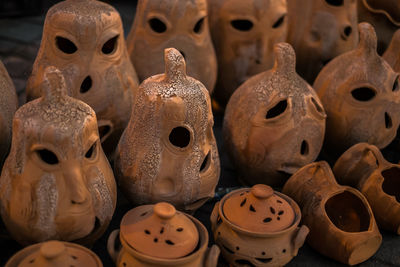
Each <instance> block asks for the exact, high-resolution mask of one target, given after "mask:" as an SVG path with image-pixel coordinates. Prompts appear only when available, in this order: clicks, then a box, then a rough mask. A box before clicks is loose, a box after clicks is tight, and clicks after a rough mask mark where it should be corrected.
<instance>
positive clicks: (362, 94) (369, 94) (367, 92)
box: [351, 87, 376, 102]
mask: <svg viewBox="0 0 400 267" xmlns="http://www.w3.org/2000/svg"><path fill="white" fill-rule="evenodd" d="M351 95H352V96H353V98H354V99H356V100H358V101H361V102H367V101H370V100H372V99H373V98H374V97H375V96H376V92H375V90H373V89H371V88H368V87H360V88H356V89H354V90H353V91H351Z"/></svg>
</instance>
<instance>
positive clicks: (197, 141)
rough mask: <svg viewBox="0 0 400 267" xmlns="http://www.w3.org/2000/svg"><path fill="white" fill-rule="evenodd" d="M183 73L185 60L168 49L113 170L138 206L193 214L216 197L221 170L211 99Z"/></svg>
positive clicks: (146, 86)
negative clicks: (164, 206)
mask: <svg viewBox="0 0 400 267" xmlns="http://www.w3.org/2000/svg"><path fill="white" fill-rule="evenodd" d="M185 69H186V66H185V60H184V58H183V56H182V55H181V54H180V53H179V52H178V50H176V49H174V48H168V49H166V50H165V74H159V75H155V76H152V77H150V78H148V79H146V80H145V81H144V82H143V83H142V84H141V85H140V87H139V91H140V93H138V95H137V96H136V99H135V102H134V108H133V113H132V116H131V118H132V120H131V121H130V122H129V125H128V127H127V129H126V130H125V132H124V134H123V135H122V137H121V140H120V142H119V145H118V149H117V153H116V160H115V166H114V167H115V168H114V169H115V175H116V177H117V178H118V182H119V185H120V188H121V190H122V191H123V192H124V193H125V195H126V196H127V197H128V198H129V199H130V200H131V202H132V203H133V204H134V205H141V204H148V203H157V202H160V201H167V202H169V203H171V204H173V205H174V206H175V207H177V208H178V209H181V210H186V211H194V210H195V209H197V208H199V207H200V206H201V205H203V204H204V203H205V202H206V201H207V200H208V199H210V198H212V197H213V196H214V190H215V186H216V185H217V183H218V179H219V174H220V165H219V157H218V150H217V145H216V143H215V138H214V134H213V124H214V120H213V114H212V112H211V102H210V96H209V94H208V91H207V89H206V88H205V87H204V85H202V84H201V83H200V82H199V81H197V80H195V79H193V78H191V77H189V76H186V71H185Z"/></svg>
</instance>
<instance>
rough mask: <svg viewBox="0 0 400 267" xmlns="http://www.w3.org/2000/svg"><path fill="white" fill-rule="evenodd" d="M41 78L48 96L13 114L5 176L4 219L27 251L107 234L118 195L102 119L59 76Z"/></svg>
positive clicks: (0, 184)
mask: <svg viewBox="0 0 400 267" xmlns="http://www.w3.org/2000/svg"><path fill="white" fill-rule="evenodd" d="M43 78H44V81H43V84H44V85H43V97H41V98H39V99H37V100H34V101H32V102H29V103H27V104H25V105H24V106H22V107H20V108H19V109H18V110H17V112H16V113H15V116H14V120H13V137H12V144H11V152H10V154H9V156H8V157H7V159H6V161H5V163H4V167H3V170H2V174H1V178H0V212H1V216H2V218H3V221H4V224H5V225H6V227H7V229H8V231H9V232H10V234H11V236H12V237H13V238H14V239H15V240H17V241H18V242H19V243H21V244H23V245H26V244H31V243H36V242H41V241H45V240H50V239H57V240H65V241H74V242H78V243H82V244H89V243H93V242H94V241H95V240H96V239H97V238H99V237H100V236H101V235H102V234H103V232H104V231H105V230H106V228H107V226H108V223H109V222H110V220H111V217H112V215H113V213H114V209H115V205H116V196H117V192H116V185H115V180H114V175H113V172H112V169H111V167H110V165H109V163H108V160H107V158H106V157H105V155H104V153H103V150H102V148H101V145H100V138H99V133H98V128H97V121H96V115H95V112H94V111H93V109H91V108H90V107H89V106H88V105H87V104H85V103H83V102H82V101H79V100H77V99H74V98H71V97H69V96H67V95H66V91H67V88H66V83H65V81H64V78H63V76H62V74H61V72H60V71H59V70H57V69H56V68H54V67H48V68H46V70H45V73H44V77H43Z"/></svg>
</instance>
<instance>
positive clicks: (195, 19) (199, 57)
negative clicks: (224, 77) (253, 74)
mask: <svg viewBox="0 0 400 267" xmlns="http://www.w3.org/2000/svg"><path fill="white" fill-rule="evenodd" d="M127 45H128V51H129V55H130V58H131V61H132V63H133V64H134V66H135V68H136V71H137V74H138V76H139V79H140V81H143V80H145V79H147V78H149V77H150V76H153V75H156V74H159V73H162V72H163V71H164V63H163V59H164V49H166V48H169V47H173V48H176V49H178V50H179V52H180V53H181V54H182V55H183V56H184V58H185V61H186V65H187V72H188V74H189V76H191V77H193V78H195V79H197V80H199V81H200V82H202V83H203V84H204V85H205V87H206V88H207V90H208V91H209V92H210V93H211V92H212V91H213V90H214V86H215V81H216V79H217V59H216V57H215V51H214V47H213V45H212V41H211V37H210V31H209V26H208V16H207V1H206V0H190V1H188V0H168V1H165V0H139V1H138V6H137V8H136V15H135V20H134V22H133V25H132V29H131V31H130V33H129V36H128V41H127Z"/></svg>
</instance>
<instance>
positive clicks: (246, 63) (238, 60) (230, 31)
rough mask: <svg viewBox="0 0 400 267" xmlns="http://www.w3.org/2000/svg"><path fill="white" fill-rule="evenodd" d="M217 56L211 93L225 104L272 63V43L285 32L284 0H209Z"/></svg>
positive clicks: (285, 33) (283, 39) (284, 37)
mask: <svg viewBox="0 0 400 267" xmlns="http://www.w3.org/2000/svg"><path fill="white" fill-rule="evenodd" d="M208 4H209V13H210V30H211V34H212V38H213V42H214V46H215V50H216V54H217V59H218V79H217V85H216V89H215V92H214V95H215V97H216V99H217V100H218V102H219V103H220V104H222V105H223V106H225V105H226V104H227V103H228V100H229V98H230V96H231V95H232V94H233V92H234V91H235V90H236V89H237V88H238V87H239V86H240V85H241V84H242V83H243V82H245V81H246V80H247V79H249V78H250V77H251V76H253V75H255V74H257V73H260V72H263V71H266V70H268V69H269V68H271V67H272V66H273V63H274V61H273V53H272V52H273V47H274V44H276V43H279V42H284V41H285V40H286V35H287V22H286V21H287V18H286V12H287V10H286V0H250V1H242V0H209V1H208Z"/></svg>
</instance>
